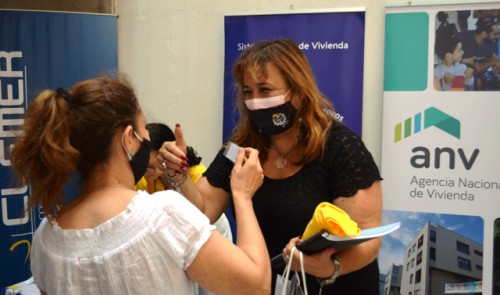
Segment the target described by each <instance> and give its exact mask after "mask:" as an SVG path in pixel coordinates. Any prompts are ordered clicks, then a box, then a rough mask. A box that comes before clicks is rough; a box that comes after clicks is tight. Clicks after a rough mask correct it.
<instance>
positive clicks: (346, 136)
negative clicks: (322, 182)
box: [325, 123, 382, 197]
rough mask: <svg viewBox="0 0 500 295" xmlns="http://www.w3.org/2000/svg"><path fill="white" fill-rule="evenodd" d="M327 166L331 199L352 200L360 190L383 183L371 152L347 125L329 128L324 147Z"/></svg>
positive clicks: (338, 124) (336, 125)
mask: <svg viewBox="0 0 500 295" xmlns="http://www.w3.org/2000/svg"><path fill="white" fill-rule="evenodd" d="M325 157H326V161H325V162H326V164H327V165H328V167H327V170H328V171H330V173H331V174H330V177H331V180H332V181H331V186H330V189H331V193H332V195H333V196H336V197H338V196H342V197H351V196H353V195H355V194H356V192H357V191H358V190H360V189H365V188H368V187H370V186H371V185H372V183H373V182H375V181H376V180H382V177H381V176H380V172H379V170H378V167H377V165H376V164H375V161H374V160H373V157H372V155H371V153H370V152H369V151H368V149H367V148H366V146H365V144H364V143H363V141H362V140H361V138H360V137H359V136H358V135H357V134H356V133H355V132H353V131H352V130H350V129H349V128H348V127H347V126H345V125H343V124H341V123H337V124H335V125H334V126H332V129H331V131H330V135H329V138H328V142H327V146H326V153H325Z"/></svg>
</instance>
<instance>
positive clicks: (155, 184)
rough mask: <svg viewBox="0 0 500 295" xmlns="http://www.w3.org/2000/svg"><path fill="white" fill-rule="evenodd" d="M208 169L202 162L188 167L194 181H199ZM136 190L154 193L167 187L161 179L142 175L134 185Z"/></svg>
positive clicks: (189, 174)
mask: <svg viewBox="0 0 500 295" xmlns="http://www.w3.org/2000/svg"><path fill="white" fill-rule="evenodd" d="M206 170H207V167H205V165H203V163H200V164H198V165H195V166H192V167H189V168H188V176H189V178H190V179H191V181H192V182H193V183H197V182H198V180H200V178H201V176H202V175H203V172H205V171H206ZM134 190H136V191H137V190H143V191H147V192H148V193H150V194H152V193H154V192H160V191H164V190H165V187H164V186H163V184H162V183H161V181H160V180H159V179H155V180H150V179H147V178H146V177H144V176H143V177H142V178H141V179H140V180H139V181H138V182H137V183H136V184H135V186H134Z"/></svg>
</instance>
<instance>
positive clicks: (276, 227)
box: [158, 39, 382, 295]
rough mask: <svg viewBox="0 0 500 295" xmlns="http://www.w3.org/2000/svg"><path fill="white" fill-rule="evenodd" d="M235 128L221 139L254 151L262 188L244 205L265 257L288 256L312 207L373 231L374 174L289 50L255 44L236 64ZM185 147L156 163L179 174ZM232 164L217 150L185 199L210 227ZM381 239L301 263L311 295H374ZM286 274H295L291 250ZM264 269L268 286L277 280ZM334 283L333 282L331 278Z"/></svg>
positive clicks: (378, 203)
mask: <svg viewBox="0 0 500 295" xmlns="http://www.w3.org/2000/svg"><path fill="white" fill-rule="evenodd" d="M233 75H234V78H235V81H236V84H237V86H238V88H239V96H238V98H237V105H238V109H239V113H240V119H239V123H238V125H237V127H236V129H235V132H234V134H233V135H232V136H231V138H230V141H232V142H234V143H236V144H238V145H240V146H242V147H253V148H256V149H257V150H259V156H260V160H261V164H262V167H263V169H264V175H265V178H264V183H263V185H262V186H261V187H260V188H259V189H258V190H257V192H256V194H255V196H254V198H253V206H254V209H255V212H256V215H257V218H258V221H259V224H260V226H261V228H262V231H263V234H264V238H265V240H266V244H267V248H268V251H269V254H270V256H271V257H274V256H275V255H277V254H280V253H283V255H284V257H286V256H287V255H289V254H290V251H291V249H292V247H293V246H295V245H296V244H297V243H299V242H300V235H301V234H302V232H303V231H304V229H305V228H306V226H307V224H308V222H309V220H310V218H311V216H312V215H313V212H314V209H315V208H316V206H317V205H318V204H319V203H321V202H325V201H326V202H331V203H333V204H335V205H336V206H338V207H340V208H342V209H343V210H344V211H346V213H347V214H349V216H350V217H351V219H353V220H354V221H356V222H357V223H358V226H359V227H360V228H361V229H363V228H371V227H376V226H379V225H380V224H381V212H382V189H381V180H382V178H381V176H380V174H379V170H378V168H377V166H376V164H375V163H374V160H373V158H372V156H371V154H370V152H369V151H368V150H367V149H366V147H365V145H364V144H363V142H362V140H361V139H360V138H359V137H358V136H357V135H356V134H355V133H354V132H353V131H351V130H350V129H349V128H348V127H347V126H345V125H343V124H342V123H340V122H338V121H336V120H335V119H334V118H333V117H331V116H330V115H328V114H329V113H332V112H325V109H329V110H332V111H333V106H332V105H331V103H330V102H329V101H328V100H327V99H326V98H325V97H323V96H322V95H321V93H320V91H319V89H318V87H317V85H316V81H315V78H314V76H313V73H312V71H311V68H310V66H309V63H308V61H307V59H306V57H305V56H304V55H303V53H302V52H301V50H300V49H299V47H298V46H297V44H296V43H295V42H294V41H292V40H289V39H275V40H269V41H263V42H259V43H256V44H254V45H253V46H252V47H250V48H248V49H247V50H245V51H244V52H243V53H242V54H241V56H240V57H239V58H238V60H237V61H236V63H235V65H234V68H233ZM183 146H185V143H183V142H181V143H177V146H176V145H174V144H166V145H164V146H163V147H162V148H161V149H160V153H159V156H158V157H159V159H158V160H159V161H165V160H166V161H168V167H169V169H174V170H175V169H178V168H176V167H181V165H182V156H185V154H184V153H183V152H182V147H183ZM232 167H233V163H232V162H231V161H230V160H228V159H227V158H225V157H224V155H223V150H221V151H220V152H219V153H218V155H217V156H216V158H215V160H214V161H213V162H212V163H211V164H210V166H209V168H208V170H207V171H206V172H205V174H204V177H202V178H201V179H200V180H199V181H198V183H197V184H196V190H194V189H191V188H190V187H189V186H192V184H191V183H190V182H185V183H184V184H183V186H184V188H183V191H188V192H189V193H185V194H184V195H185V196H186V197H187V198H188V199H189V200H191V202H193V203H194V204H195V205H196V206H198V207H199V208H200V209H201V210H202V211H204V212H205V214H206V215H207V216H208V217H209V218H210V219H211V220H212V221H214V220H216V219H217V218H218V217H219V216H220V215H221V214H222V212H223V211H224V210H225V209H226V208H227V207H228V206H230V205H231V204H232V200H231V194H230V192H231V191H230V186H229V183H230V178H229V173H230V171H231V169H232ZM380 243H381V240H380V239H373V240H371V241H368V242H365V243H362V244H359V245H357V246H354V247H351V248H349V249H347V250H343V251H341V252H336V250H335V249H332V248H330V249H326V250H324V251H322V252H319V253H317V254H314V255H305V256H304V258H305V259H304V265H305V271H306V273H307V274H308V276H307V277H308V278H307V287H308V290H309V293H310V294H318V291H319V289H320V286H321V285H323V288H322V294H363V295H367V294H378V293H379V288H378V281H379V278H378V274H379V271H378V263H377V259H376V258H377V254H378V250H379V247H380ZM294 255H296V257H294V260H293V261H294V263H293V269H295V270H299V269H300V266H299V263H298V261H299V259H298V253H297V251H295V253H294ZM282 272H283V268H280V269H273V288H274V284H275V282H274V281H275V277H276V274H281V273H282ZM337 277H338V278H337Z"/></svg>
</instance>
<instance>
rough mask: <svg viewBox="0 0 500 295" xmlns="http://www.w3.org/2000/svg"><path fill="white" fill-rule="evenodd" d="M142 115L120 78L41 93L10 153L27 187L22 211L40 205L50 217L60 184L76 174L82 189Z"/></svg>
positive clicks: (62, 198)
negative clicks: (28, 194)
mask: <svg viewBox="0 0 500 295" xmlns="http://www.w3.org/2000/svg"><path fill="white" fill-rule="evenodd" d="M140 112H141V110H140V107H139V103H138V101H137V98H136V95H135V93H134V90H133V88H132V86H131V84H130V83H129V82H128V80H127V79H126V77H124V76H123V74H119V75H116V77H111V76H110V77H98V78H92V79H88V80H84V81H81V82H78V83H77V84H75V85H74V86H73V87H71V88H70V89H69V91H68V92H65V91H61V90H58V91H57V92H56V91H53V90H45V91H43V92H41V93H40V94H39V95H38V96H37V97H36V98H35V100H34V101H33V102H32V103H31V104H30V105H29V107H28V110H27V111H26V115H25V118H24V128H23V134H22V135H21V136H18V139H17V143H16V144H15V146H14V147H13V149H12V153H11V159H12V167H13V168H14V170H15V172H17V174H18V176H19V181H20V182H21V184H23V185H25V184H30V185H31V197H30V199H29V202H28V206H27V210H28V209H29V208H31V207H32V206H33V205H40V206H42V208H43V211H44V213H45V215H46V216H48V217H54V216H55V214H56V213H57V211H58V209H59V208H60V205H62V204H64V203H65V196H64V191H63V189H64V185H65V184H66V183H67V182H68V180H69V179H70V177H71V176H72V174H73V173H75V172H78V173H79V176H80V177H81V184H85V182H86V180H87V179H88V178H89V176H90V174H91V173H92V171H93V170H94V168H95V167H96V166H97V165H99V164H101V163H103V162H105V161H106V159H107V158H108V155H109V152H110V148H111V143H112V140H113V137H114V136H115V134H116V132H117V131H118V130H119V129H121V128H124V127H126V126H128V125H132V126H134V127H135V119H136V117H137V115H138V114H139V113H140Z"/></svg>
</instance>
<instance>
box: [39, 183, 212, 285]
mask: <svg viewBox="0 0 500 295" xmlns="http://www.w3.org/2000/svg"><path fill="white" fill-rule="evenodd" d="M214 229H215V227H214V226H213V225H210V222H209V220H208V218H207V217H206V216H205V215H204V214H203V213H202V212H200V211H199V210H198V209H197V208H196V207H195V206H194V205H193V204H191V203H190V202H189V201H188V200H186V199H185V198H184V197H183V196H181V195H180V194H178V193H177V192H174V191H171V190H169V191H161V192H157V193H155V194H154V195H149V194H148V193H146V192H144V191H139V192H138V193H137V195H136V196H135V197H134V198H133V199H132V201H131V202H130V204H129V205H128V206H127V208H126V209H125V210H124V211H123V212H121V213H120V214H118V215H117V216H115V217H113V218H112V219H110V220H108V221H106V222H104V223H103V224H101V225H99V226H97V227H95V228H91V229H82V230H65V229H61V228H60V227H59V226H58V225H57V223H56V222H55V221H54V222H48V221H47V219H44V220H43V221H42V222H41V224H40V226H39V227H38V229H37V231H36V233H35V236H34V238H33V247H32V252H31V271H32V273H33V277H34V279H35V283H36V285H37V286H38V287H39V288H40V289H41V290H44V291H46V292H47V293H48V294H196V293H197V291H196V290H197V286H196V284H195V282H194V281H192V280H190V279H189V278H188V277H187V276H186V273H185V270H186V268H187V267H189V265H190V264H191V263H192V262H193V260H194V258H195V257H196V255H197V254H198V251H199V250H200V248H201V247H202V246H203V244H204V243H205V242H206V241H207V240H208V238H209V237H210V235H211V234H212V231H213V230H214Z"/></svg>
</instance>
